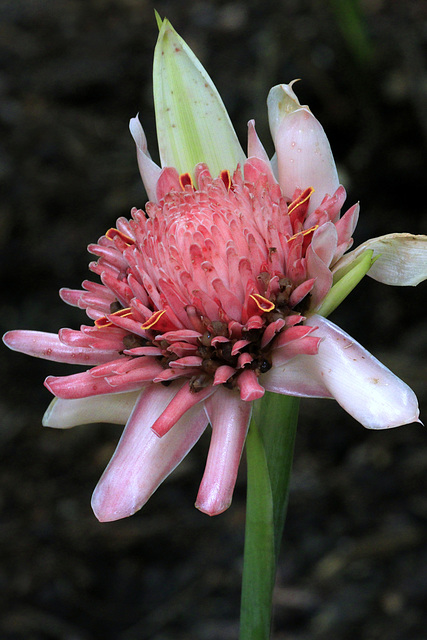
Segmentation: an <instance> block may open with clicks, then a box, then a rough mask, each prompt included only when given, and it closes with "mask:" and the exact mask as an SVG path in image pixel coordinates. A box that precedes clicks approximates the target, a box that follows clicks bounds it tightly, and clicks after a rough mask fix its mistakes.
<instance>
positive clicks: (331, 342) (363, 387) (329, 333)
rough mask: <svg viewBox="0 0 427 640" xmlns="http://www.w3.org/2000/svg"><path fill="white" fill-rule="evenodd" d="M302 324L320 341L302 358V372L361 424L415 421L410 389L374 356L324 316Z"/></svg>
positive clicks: (372, 425)
mask: <svg viewBox="0 0 427 640" xmlns="http://www.w3.org/2000/svg"><path fill="white" fill-rule="evenodd" d="M305 324H308V325H311V326H316V325H317V326H318V327H319V328H318V330H317V331H315V332H314V334H316V335H319V336H322V337H323V338H324V340H323V341H322V343H321V344H320V346H319V352H318V354H317V355H315V356H307V357H306V360H305V362H306V367H307V369H306V374H307V375H308V376H309V377H313V378H315V379H317V380H319V381H322V382H323V384H324V385H325V387H326V388H327V389H328V390H329V391H330V392H331V394H332V395H333V396H334V398H335V400H336V401H337V402H338V403H339V404H340V405H341V406H342V407H343V408H344V409H345V410H346V411H347V412H348V413H349V414H350V415H352V416H353V417H354V418H355V419H356V420H358V421H359V422H360V423H361V424H363V426H365V427H368V428H370V429H387V428H390V427H397V426H400V425H404V424H410V423H412V422H417V421H418V415H419V411H418V402H417V398H416V396H415V394H414V392H413V391H412V389H410V388H409V387H408V385H407V384H405V383H404V382H403V381H402V380H400V379H399V378H398V377H397V376H395V375H394V374H393V373H392V372H391V371H389V370H388V369H387V367H385V366H384V365H383V364H381V362H379V361H378V360H377V359H376V358H374V356H372V355H371V354H370V353H369V352H368V351H366V350H365V349H364V348H363V347H362V346H361V345H360V344H358V343H357V342H356V341H355V340H353V339H352V338H351V337H350V336H349V335H348V334H346V333H345V332H344V331H342V330H341V329H340V328H339V327H337V326H336V325H334V324H333V323H332V322H330V321H329V320H326V318H322V317H321V316H318V315H314V316H312V317H311V318H309V319H308V320H306V322H305Z"/></svg>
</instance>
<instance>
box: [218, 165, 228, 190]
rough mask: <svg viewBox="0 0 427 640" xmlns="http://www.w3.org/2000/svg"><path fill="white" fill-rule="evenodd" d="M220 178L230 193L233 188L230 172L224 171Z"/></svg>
mask: <svg viewBox="0 0 427 640" xmlns="http://www.w3.org/2000/svg"><path fill="white" fill-rule="evenodd" d="M219 177H220V178H221V180H222V181H223V183H224V184H225V188H226V189H227V191H229V189H230V187H231V177H230V172H229V171H228V169H223V171H221V173H220V174H219Z"/></svg>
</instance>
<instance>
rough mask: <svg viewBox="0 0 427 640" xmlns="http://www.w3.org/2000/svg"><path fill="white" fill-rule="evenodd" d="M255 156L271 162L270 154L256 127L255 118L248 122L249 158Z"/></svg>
mask: <svg viewBox="0 0 427 640" xmlns="http://www.w3.org/2000/svg"><path fill="white" fill-rule="evenodd" d="M253 156H255V157H256V158H260V159H261V160H264V162H269V160H268V155H267V152H266V150H265V149H264V146H263V144H262V142H261V140H260V139H259V137H258V134H257V132H256V129H255V120H249V122H248V158H251V157H253Z"/></svg>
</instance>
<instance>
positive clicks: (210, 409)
mask: <svg viewBox="0 0 427 640" xmlns="http://www.w3.org/2000/svg"><path fill="white" fill-rule="evenodd" d="M159 43H160V44H158V49H157V54H158V55H157V59H158V60H160V61H161V64H162V65H163V67H164V68H163V74H157V77H160V75H162V77H163V78H164V77H165V76H166V80H164V82H166V88H165V86H163V85H162V86H161V87H160V88H159V86H157V90H156V92H155V97H156V111H157V120H158V134H159V143H160V149H161V164H162V166H160V167H159V166H157V165H156V164H155V163H154V162H153V161H152V160H151V158H150V156H149V155H148V151H147V144H146V140H145V136H144V132H143V130H142V127H141V125H140V123H139V120H138V119H137V118H134V119H132V120H131V124H130V128H131V132H132V135H133V137H134V139H135V142H136V145H137V156H138V163H139V167H140V171H141V175H142V179H143V181H144V184H145V185H146V188H147V192H148V195H149V198H150V201H149V202H148V203H147V205H146V207H145V210H142V209H136V208H135V209H133V210H132V212H131V219H130V220H128V219H126V218H119V219H118V220H117V223H116V226H115V227H114V228H111V229H109V230H108V231H107V233H106V234H105V235H104V236H102V237H101V238H100V240H99V241H98V243H97V244H92V245H89V251H90V252H91V253H92V254H94V255H95V256H96V258H97V261H96V262H93V263H91V265H90V269H91V271H92V272H93V273H94V274H96V275H97V276H99V279H100V282H92V281H85V282H83V289H82V290H70V289H62V290H61V292H60V295H61V297H62V299H63V300H64V301H65V302H67V303H69V304H72V305H75V306H78V307H80V308H82V309H85V311H86V313H87V315H88V317H89V319H90V320H91V322H90V323H89V324H88V325H83V326H82V327H81V328H80V330H71V329H62V330H61V331H60V332H59V334H58V335H54V334H46V333H40V332H32V331H11V332H9V333H8V334H6V336H5V342H6V344H7V345H8V346H9V347H10V348H12V349H16V350H19V351H22V352H24V353H28V354H30V355H35V356H39V357H44V358H46V359H51V360H56V361H60V362H68V363H74V364H82V365H85V366H88V367H90V368H89V369H87V370H85V371H83V372H81V373H77V374H73V375H69V376H65V377H55V376H50V377H48V378H47V379H46V382H45V384H46V386H47V388H48V389H49V390H50V391H51V392H52V393H53V394H54V395H55V400H54V401H53V402H52V403H51V405H50V407H49V408H48V410H47V412H46V414H45V417H44V424H45V425H47V426H52V427H59V428H66V427H70V426H74V425H75V424H81V423H86V422H96V421H110V422H117V423H127V424H126V427H125V429H124V432H123V435H122V438H121V440H120V442H119V444H118V446H117V449H116V452H115V454H114V456H113V458H112V459H111V461H110V463H109V465H108V467H107V469H106V470H105V472H104V474H103V476H102V478H101V480H100V481H99V483H98V486H97V488H96V489H95V492H94V496H93V508H94V511H95V513H96V515H97V517H98V518H99V519H100V520H102V521H106V520H115V519H118V518H121V517H125V516H128V515H131V514H132V513H134V512H135V511H137V510H138V509H139V508H141V506H142V505H143V504H144V503H145V502H146V501H147V499H148V498H149V497H150V495H151V494H152V493H153V491H154V490H155V489H156V488H157V486H158V485H159V484H160V483H161V482H162V480H163V479H164V478H165V477H166V476H167V475H168V474H169V473H170V472H171V471H172V469H173V468H174V467H175V466H176V465H177V464H178V463H179V462H180V461H181V460H182V458H183V457H184V456H185V455H186V453H187V452H188V451H189V449H190V448H191V447H192V446H193V445H194V444H195V442H196V441H197V440H198V438H199V437H200V435H201V434H202V432H203V431H204V429H205V428H206V426H207V425H208V423H210V424H211V426H212V438H211V443H210V448H209V454H208V459H207V464H206V469H205V473H204V476H203V479H202V482H201V485H200V489H199V494H198V497H197V502H196V506H197V507H198V508H199V509H201V510H202V511H204V512H206V513H208V514H211V515H213V514H217V513H221V512H222V511H224V510H225V509H226V508H227V507H228V506H229V504H230V502H231V498H232V493H233V489H234V484H235V480H236V475H237V470H238V465H239V461H240V457H241V452H242V449H243V446H244V442H245V438H246V433H247V429H248V425H249V421H250V416H251V407H252V402H253V401H256V400H257V399H259V398H261V397H262V396H263V394H264V392H265V390H268V391H274V392H277V393H283V394H290V395H296V396H306V397H324V398H331V397H333V398H335V399H336V400H337V401H338V402H339V403H340V404H341V405H342V406H343V407H344V408H345V409H346V410H347V411H348V412H349V413H350V414H351V415H353V416H354V417H355V418H356V419H357V420H359V421H360V422H361V423H362V424H363V425H364V426H366V427H370V428H386V427H393V426H397V425H400V424H406V423H409V422H413V421H416V420H417V419H418V406H417V401H416V398H415V395H414V394H413V392H412V391H411V390H410V389H409V387H407V385H406V384H405V383H404V382H402V381H401V380H399V379H398V378H397V377H396V376H394V375H393V374H392V373H391V372H390V371H388V370H387V369H386V368H385V367H384V366H383V365H381V364H380V363H379V362H378V361H377V360H376V359H375V358H374V357H373V356H371V355H370V354H369V353H367V352H366V351H365V350H364V349H363V348H362V347H361V346H360V345H359V344H357V343H356V342H355V341H354V340H352V339H351V338H350V337H349V336H347V335H346V334H345V333H344V332H343V331H341V330H340V329H339V328H338V327H336V326H335V325H334V324H332V323H331V322H330V321H328V320H326V319H325V318H324V317H323V316H324V315H326V314H328V313H330V312H331V311H332V310H333V309H334V308H335V307H336V306H337V304H339V303H340V302H341V300H342V299H343V298H344V297H345V296H346V295H347V294H348V293H349V291H350V290H351V289H352V288H353V287H354V286H355V285H356V284H357V282H358V281H359V280H360V279H361V278H362V277H363V276H364V275H365V274H366V273H367V272H368V271H369V269H370V268H371V266H372V265H373V262H374V254H376V253H378V250H377V248H378V247H377V244H378V243H377V244H375V241H370V242H371V244H367V245H366V247H362V249H360V250H358V251H356V252H353V253H352V254H347V255H348V256H349V257H346V256H344V257H343V255H344V253H345V252H346V251H347V250H348V249H349V248H350V247H351V245H352V234H353V231H354V229H355V226H356V223H357V219H358V215H359V206H358V205H353V206H352V207H350V208H349V209H348V210H347V211H346V213H344V214H343V215H341V209H342V206H343V204H344V201H345V197H346V194H345V190H344V188H343V187H342V186H340V185H339V182H338V176H337V172H336V168H335V163H334V161H333V157H332V153H331V150H330V147H329V143H328V140H327V138H326V135H325V133H324V131H323V129H322V127H321V125H320V123H319V122H318V121H317V120H316V119H315V118H314V116H313V115H312V114H311V112H310V111H309V110H308V108H307V107H301V105H300V104H299V102H298V100H297V98H296V96H295V94H294V92H293V89H292V86H291V85H279V86H278V87H275V88H273V89H272V91H271V92H270V96H269V115H270V124H271V130H272V135H273V140H274V143H275V147H276V152H277V157H276V159H274V160H273V161H272V162H270V161H269V159H268V157H267V154H266V153H265V150H264V148H263V147H262V145H261V143H260V141H259V139H258V137H257V134H256V131H255V126H254V123H253V122H250V123H249V135H248V157H247V158H246V157H245V156H244V154H243V151H242V150H241V148H240V145H239V143H238V142H237V138H236V137H235V134H234V131H233V129H232V126H231V123H230V121H229V119H228V116H227V114H226V111H225V109H224V107H223V105H222V102H221V101H220V98H219V96H218V94H217V93H216V90H214V88H212V87H213V85H212V83H211V81H210V79H209V78H208V76H207V74H206V72H205V71H204V69H203V68H202V67H201V66H200V63H199V62H198V61H196V59H195V58H194V56H193V54H192V53H191V52H190V51H189V49H188V47H186V45H185V43H183V41H182V40H181V39H179V36H177V34H176V33H175V32H174V31H173V30H172V29H171V27H170V25H169V24H168V23H167V22H166V21H165V22H164V23H163V25H162V28H161V31H160V37H159ZM159 47H160V49H159ZM159 51H160V53H159ZM159 64H160V63H159ZM176 65H178V68H179V69H180V74H181V77H182V78H183V79H184V80H183V84H184V85H185V91H184V94H185V96H187V95H188V93H189V91H188V87H189V86H193V87H196V89H195V90H194V94H192V95H190V97H187V98H182V96H181V97H180V98H177V97H176V96H177V94H178V95H179V91H180V84H179V82H178V81H177V80H176V77H177V76H176ZM168 73H169V74H170V76H171V78H174V80H168ZM155 77H156V75H155ZM168 83H169V84H168ZM171 83H175V84H174V85H173V90H170V88H171ZM169 90H170V91H169ZM168 91H169V92H168ZM189 113H190V115H188V114H189ZM206 114H208V116H206ZM212 114H214V115H215V117H214V120H213V122H212V120H211V119H212V117H213V116H212ZM200 118H202V120H203V119H204V120H203V122H202V123H200V122H199V119H200ZM194 122H197V125H198V127H199V129H200V131H199V133H197V131H196V134H194V129H197V127H193V126H192V123H194ZM218 122H219V123H220V124H219V125H218ZM217 127H219V130H220V131H219V132H218V131H217ZM213 132H214V133H213ZM215 132H217V133H218V137H219V142H218V140H217V141H215V136H216V133H215ZM194 135H196V142H195V143H194V144H193V145H192V144H190V143H189V137H190V138H191V136H194ZM225 143H227V147H226V148H225V152H223V149H224V144H225ZM186 144H188V146H189V148H190V149H187V148H186ZM222 158H224V163H223V164H221V160H222ZM190 163H193V164H192V165H191V166H189V164H190ZM276 166H277V171H276V169H275V168H276ZM177 167H178V169H177ZM411 237H412V238H414V237H413V236H411ZM380 241H382V242H384V240H382V239H378V242H380ZM393 242H394V244H395V245H398V246H399V247H400V244H401V241H400V237H398V236H393ZM402 242H403V239H402ZM405 242H406V241H405ZM414 242H418V243H419V246H420V247H422V248H421V249H420V251H421V252H422V253H423V255H424V256H425V244H424V240H420V239H414ZM420 243H421V244H420ZM405 246H406V245H405ZM398 254H399V251H398V250H396V248H395V250H394V251H393V250H392V251H390V252H389V257H390V255H391V258H390V260H389V261H388V262H387V261H385V263H386V265H387V267H386V268H385V270H384V271H387V272H388V273H390V272H391V273H393V270H395V267H393V264H394V265H396V264H397V262H398V258H397V257H396V256H397V255H398ZM378 264H379V261H377V262H376V263H375V273H376V277H377V278H378V279H380V280H381V279H382V274H383V271H382V269H381V267H380V266H378ZM417 264H418V266H416V265H415V266H413V271H415V272H416V274H417V277H418V279H423V278H425V277H426V274H425V273H424V271H423V269H424V270H425V261H423V260H420V261H418V263H417ZM413 275H414V274H412V276H413Z"/></svg>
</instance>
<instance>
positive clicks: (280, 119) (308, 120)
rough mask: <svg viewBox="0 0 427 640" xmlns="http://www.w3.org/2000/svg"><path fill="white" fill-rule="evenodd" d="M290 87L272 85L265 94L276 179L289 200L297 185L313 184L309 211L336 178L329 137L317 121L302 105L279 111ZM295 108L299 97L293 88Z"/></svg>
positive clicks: (333, 185)
mask: <svg viewBox="0 0 427 640" xmlns="http://www.w3.org/2000/svg"><path fill="white" fill-rule="evenodd" d="M285 94H288V95H289V87H287V85H281V86H280V87H279V86H278V87H273V89H271V91H270V94H269V97H268V106H269V118H270V128H271V133H272V136H273V140H274V146H275V148H276V152H277V163H278V174H279V183H280V186H281V188H282V191H283V193H284V195H285V197H286V198H287V199H289V200H291V199H292V196H293V194H294V192H295V190H296V189H301V190H302V191H303V190H304V189H306V188H307V187H313V188H314V194H313V195H312V197H311V198H310V207H309V212H311V211H314V210H315V209H316V207H317V206H318V205H320V203H321V202H322V200H323V198H324V196H325V195H326V194H329V195H332V194H333V193H335V191H336V189H337V187H338V185H339V181H338V174H337V170H336V166H335V162H334V158H333V155H332V151H331V147H330V145H329V141H328V138H327V137H326V134H325V132H324V130H323V127H322V125H321V124H320V122H319V121H318V120H317V119H316V118H315V117H314V115H313V114H312V113H311V112H310V111H309V110H308V109H307V108H305V107H301V108H296V109H295V110H294V111H292V112H288V111H283V112H282V111H281V109H280V102H281V101H282V100H283V98H284V97H285ZM292 95H293V100H294V108H295V107H297V106H298V100H297V98H296V96H295V94H294V93H293V91H292Z"/></svg>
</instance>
